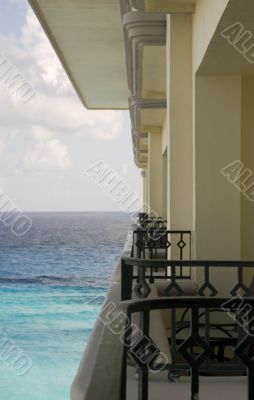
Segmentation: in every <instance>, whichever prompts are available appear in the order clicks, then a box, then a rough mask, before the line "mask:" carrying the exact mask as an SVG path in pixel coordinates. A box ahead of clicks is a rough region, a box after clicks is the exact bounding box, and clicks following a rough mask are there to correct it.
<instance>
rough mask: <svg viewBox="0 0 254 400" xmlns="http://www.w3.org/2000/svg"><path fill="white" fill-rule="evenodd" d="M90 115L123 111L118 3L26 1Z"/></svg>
mask: <svg viewBox="0 0 254 400" xmlns="http://www.w3.org/2000/svg"><path fill="white" fill-rule="evenodd" d="M29 2H30V4H31V6H32V8H33V10H34V11H35V13H36V15H37V17H38V19H39V21H40V23H41V25H42V27H43V29H44V30H45V32H46V34H47V36H48V38H49V40H50V42H51V43H52V45H53V47H54V49H55V51H56V53H57V55H58V57H59V59H60V61H61V63H62V65H63V67H64V69H65V71H66V73H67V75H68V76H69V78H70V80H71V82H72V84H73V86H74V88H75V89H76V91H77V93H78V95H79V97H80V99H81V100H82V102H83V103H84V105H85V106H86V107H87V108H89V109H126V108H128V89H127V81H126V68H125V55H124V40H123V33H122V26H121V18H120V10H119V1H118V0H54V1H52V0H29Z"/></svg>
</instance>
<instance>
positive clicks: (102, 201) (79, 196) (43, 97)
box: [0, 0, 142, 211]
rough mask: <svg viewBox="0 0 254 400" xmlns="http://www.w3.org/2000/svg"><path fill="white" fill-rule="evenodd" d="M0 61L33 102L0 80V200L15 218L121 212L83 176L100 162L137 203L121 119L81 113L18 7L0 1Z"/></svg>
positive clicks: (32, 21)
mask: <svg viewBox="0 0 254 400" xmlns="http://www.w3.org/2000/svg"><path fill="white" fill-rule="evenodd" d="M1 59H2V60H4V59H6V60H8V62H9V63H11V65H12V66H13V67H15V68H16V69H17V71H18V73H20V74H21V75H22V76H23V77H24V78H25V80H26V81H29V82H30V83H31V85H32V87H33V88H34V91H35V94H34V96H33V97H32V98H31V99H30V100H29V101H27V102H26V103H24V102H21V101H20V100H19V99H18V98H17V96H16V95H15V94H14V93H11V91H10V90H9V89H8V88H7V87H6V85H4V82H3V78H1V76H0V104H1V106H0V193H3V192H4V193H5V194H6V196H7V197H8V198H9V199H10V200H11V201H12V202H13V203H14V204H15V206H17V207H18V208H20V209H21V210H22V211H121V208H120V206H119V204H118V203H116V202H114V201H113V200H112V199H111V198H110V197H109V196H108V195H107V194H106V193H105V192H104V191H103V190H102V189H101V188H100V187H98V186H97V185H95V184H94V182H93V181H92V180H91V179H89V177H88V176H87V174H86V173H85V170H86V169H87V168H89V167H90V166H92V165H94V164H96V163H98V162H99V161H104V162H105V163H107V164H108V165H109V166H110V167H111V168H113V169H114V170H116V171H117V172H118V174H119V175H120V176H121V178H122V179H123V181H124V182H126V183H127V184H128V185H129V187H130V189H131V191H133V192H135V193H137V194H138V195H139V196H141V186H142V185H141V175H140V170H139V169H138V168H137V167H136V166H135V164H134V161H133V153H132V144H131V133H130V132H131V128H130V119H129V114H128V112H127V111H90V110H86V108H85V107H84V106H83V105H82V103H81V102H80V100H79V98H78V96H77V95H76V93H75V91H74V89H73V88H72V86H71V83H70V82H69V80H68V78H67V76H66V74H65V72H64V70H63V68H62V66H61V64H60V62H59V60H58V58H57V56H56V55H55V53H54V50H53V49H52V47H51V45H50V43H49V41H48V39H47V37H46V35H45V34H44V32H43V30H42V28H41V27H40V24H39V22H38V21H37V19H36V17H35V15H34V13H33V11H32V10H31V8H30V6H29V5H28V2H27V1H26V0H1V13H0V61H1Z"/></svg>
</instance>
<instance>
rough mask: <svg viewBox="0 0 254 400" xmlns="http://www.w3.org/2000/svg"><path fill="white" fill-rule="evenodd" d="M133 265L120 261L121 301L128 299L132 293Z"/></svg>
mask: <svg viewBox="0 0 254 400" xmlns="http://www.w3.org/2000/svg"><path fill="white" fill-rule="evenodd" d="M132 277H133V265H127V264H126V263H125V261H124V260H122V261H121V301H124V300H130V299H131V293H132Z"/></svg>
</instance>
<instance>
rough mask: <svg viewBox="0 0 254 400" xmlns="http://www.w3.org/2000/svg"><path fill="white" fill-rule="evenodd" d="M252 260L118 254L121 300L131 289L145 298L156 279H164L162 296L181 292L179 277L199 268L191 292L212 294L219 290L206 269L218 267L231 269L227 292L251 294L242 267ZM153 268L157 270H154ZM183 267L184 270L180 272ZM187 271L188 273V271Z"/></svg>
mask: <svg viewBox="0 0 254 400" xmlns="http://www.w3.org/2000/svg"><path fill="white" fill-rule="evenodd" d="M253 267H254V261H211V260H209V261H197V260H196V261H194V260H154V259H140V258H136V259H135V258H122V300H128V299H131V298H132V293H133V290H134V291H135V293H136V295H137V296H138V297H139V298H146V297H148V296H149V294H150V293H151V285H152V284H154V283H155V282H156V281H161V280H164V281H167V280H168V285H166V287H165V289H164V296H183V295H185V293H184V290H183V288H182V287H181V286H180V285H179V281H177V280H179V279H184V278H186V277H187V278H191V277H194V271H195V272H196V270H201V271H202V274H199V280H198V281H197V282H196V283H197V288H196V292H195V295H197V296H203V297H213V296H216V295H218V294H219V288H217V287H216V286H215V284H214V283H213V282H212V281H211V279H210V271H211V270H213V272H214V270H215V271H216V270H217V272H219V271H221V268H226V269H231V270H232V269H235V270H236V281H235V283H234V285H233V287H232V288H230V290H229V293H227V296H229V297H231V296H237V295H238V294H239V295H242V296H251V295H252V293H251V289H250V288H249V287H248V286H247V285H245V283H244V277H243V271H244V269H245V268H253ZM157 271H160V273H159V274H158V273H157ZM184 271H187V273H186V276H184ZM189 271H190V273H189ZM224 279H225V278H224Z"/></svg>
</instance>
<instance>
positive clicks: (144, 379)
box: [138, 311, 150, 400]
mask: <svg viewBox="0 0 254 400" xmlns="http://www.w3.org/2000/svg"><path fill="white" fill-rule="evenodd" d="M149 323H150V315H149V311H143V312H142V313H141V314H140V324H141V330H142V332H143V335H144V337H149ZM138 400H148V366H147V364H143V366H142V368H140V369H139V382H138Z"/></svg>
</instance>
